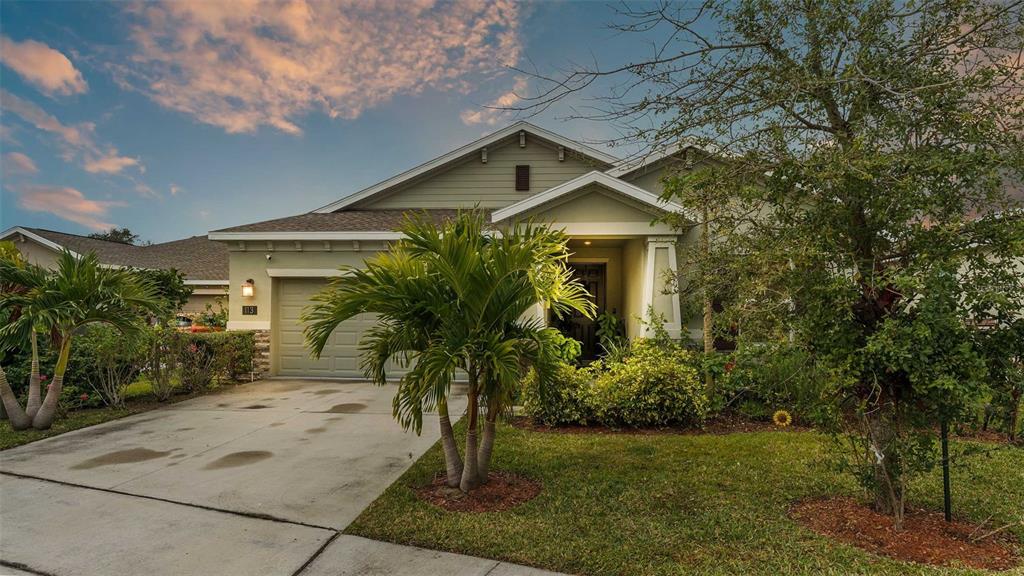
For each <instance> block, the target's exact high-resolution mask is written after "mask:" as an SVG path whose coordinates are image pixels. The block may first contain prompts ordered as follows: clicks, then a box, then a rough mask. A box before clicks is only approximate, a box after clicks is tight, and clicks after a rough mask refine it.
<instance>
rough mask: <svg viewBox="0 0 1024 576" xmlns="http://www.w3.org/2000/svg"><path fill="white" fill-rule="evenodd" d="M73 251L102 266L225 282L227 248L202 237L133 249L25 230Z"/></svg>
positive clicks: (96, 240)
mask: <svg viewBox="0 0 1024 576" xmlns="http://www.w3.org/2000/svg"><path fill="white" fill-rule="evenodd" d="M25 230H28V231H30V232H32V233H34V234H38V235H39V236H42V237H43V238H46V239H47V240H49V241H51V242H53V243H55V244H59V245H60V246H63V247H64V248H67V249H68V250H71V251H72V252H76V253H78V254H86V253H89V252H94V253H95V254H96V256H97V257H98V258H99V259H100V262H102V263H104V264H112V265H116V266H132V267H135V268H174V269H175V270H178V271H179V272H182V273H184V274H185V278H187V279H188V280H227V279H228V248H227V246H225V245H224V244H221V243H220V242H214V241H212V240H207V239H206V237H205V236H192V237H191V238H184V239H181V240H174V241H171V242H163V243H160V244H151V245H149V246H132V245H130V244H121V243H120V242H110V241H108V240H100V239H98V238H89V237H87V236H78V235H77V234H68V233H66V232H57V231H56V230H46V229H43V228H25Z"/></svg>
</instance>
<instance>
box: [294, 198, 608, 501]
mask: <svg viewBox="0 0 1024 576" xmlns="http://www.w3.org/2000/svg"><path fill="white" fill-rule="evenodd" d="M484 222H485V219H484V216H483V214H482V213H481V212H479V211H474V212H462V213H460V214H459V215H458V216H457V217H456V218H455V219H454V220H452V221H450V222H447V223H445V224H443V225H441V226H438V225H436V224H435V223H433V222H431V221H430V220H429V219H427V218H410V219H408V220H407V221H406V223H405V224H404V226H403V227H402V232H403V233H404V234H405V238H404V239H402V240H400V241H399V242H397V243H396V244H395V245H394V246H393V247H392V249H391V250H390V251H388V252H385V253H381V254H379V255H377V256H375V257H373V258H370V259H369V260H367V261H366V268H365V269H360V268H344V269H343V270H344V272H345V275H344V280H343V281H337V282H335V283H333V284H332V285H331V286H330V287H329V288H328V289H326V290H325V291H324V292H322V293H320V294H319V295H317V296H316V297H314V304H313V305H312V306H311V308H309V309H308V310H307V311H306V313H305V315H304V318H303V319H304V321H306V322H309V324H308V326H307V328H306V340H307V342H308V344H309V346H310V348H311V349H312V353H313V355H314V356H318V355H319V354H320V353H321V351H322V350H323V348H324V345H325V344H326V343H327V341H328V339H329V338H330V336H331V333H332V332H333V331H334V329H335V328H337V327H338V325H339V324H340V323H342V322H344V321H345V320H348V319H350V318H352V317H354V316H356V315H358V314H363V313H367V312H370V313H375V314H377V315H378V323H377V325H376V327H375V328H373V329H371V330H370V331H369V332H368V333H367V334H366V336H364V338H363V342H362V343H361V350H362V356H363V358H362V365H363V368H364V370H365V371H366V375H367V377H368V378H370V379H372V380H373V381H374V382H376V383H377V384H381V385H383V384H385V383H386V370H387V368H388V365H389V363H390V362H392V361H395V360H398V361H399V362H401V363H403V364H405V365H406V366H408V367H409V372H408V373H407V374H406V375H404V376H403V377H402V379H401V381H400V383H399V387H398V392H397V394H396V396H395V399H394V413H395V417H396V418H397V419H398V420H399V422H400V423H401V424H402V425H403V426H405V427H406V428H413V429H415V430H416V431H417V432H419V431H420V430H421V428H422V424H423V412H424V410H426V409H430V408H434V407H436V408H437V410H438V412H439V414H440V424H441V439H442V445H443V447H444V455H445V464H446V468H447V480H448V484H449V485H450V486H453V487H454V486H459V487H460V488H461V489H462V490H463V491H469V490H472V489H473V488H476V487H477V486H478V485H479V484H480V483H481V482H486V480H487V473H488V469H489V466H490V458H491V451H492V448H493V445H494V439H495V424H496V422H497V419H498V417H499V415H500V414H501V413H502V412H504V411H506V410H507V409H509V408H510V407H511V399H512V395H513V394H514V392H515V391H516V390H517V389H518V387H519V383H520V381H521V379H522V378H523V377H524V376H525V374H526V371H527V370H528V369H529V368H531V367H532V368H533V369H534V370H535V371H536V373H537V374H538V376H537V377H538V378H541V379H546V378H548V377H550V375H551V373H552V371H553V369H554V367H555V366H556V365H557V364H558V358H559V357H560V355H561V354H562V350H561V344H562V339H561V338H559V337H560V334H558V332H557V331H556V330H554V329H553V328H545V327H544V326H543V324H542V323H541V322H539V321H537V320H526V319H523V317H524V315H525V314H526V313H527V312H528V311H529V310H530V309H531V308H532V307H533V306H535V305H536V304H537V303H538V302H541V303H545V304H546V305H548V306H550V307H551V308H552V309H553V310H554V311H555V312H556V313H558V314H561V313H564V312H567V311H569V310H577V311H579V312H581V313H583V314H587V315H593V313H594V309H593V305H592V303H590V301H589V300H588V299H587V298H586V292H585V291H584V290H583V288H582V287H581V286H580V285H579V284H578V283H576V282H574V281H573V280H572V275H571V273H570V271H569V270H568V268H567V267H566V265H565V262H566V259H567V257H568V250H567V248H566V240H567V237H566V236H565V235H564V234H562V233H561V232H556V231H553V230H549V229H547V228H543V227H537V226H534V225H532V224H525V225H522V226H520V227H517V228H513V229H510V230H506V231H504V233H503V234H501V235H494V234H490V233H488V231H487V230H485V228H484ZM460 374H464V375H465V377H467V378H468V391H467V395H468V401H469V402H468V408H467V432H466V445H465V451H464V457H463V456H462V455H460V454H459V450H458V447H457V446H456V443H455V437H454V435H453V433H452V426H451V420H450V417H449V415H448V396H449V392H450V389H451V384H452V382H453V381H454V380H455V378H456V377H457V375H460ZM481 410H483V411H484V422H483V437H482V438H481V439H480V441H479V443H478V437H479V434H480V432H479V429H480V414H481Z"/></svg>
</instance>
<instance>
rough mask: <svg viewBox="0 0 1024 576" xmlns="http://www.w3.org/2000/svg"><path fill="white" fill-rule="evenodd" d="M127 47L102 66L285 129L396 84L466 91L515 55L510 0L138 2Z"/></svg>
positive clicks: (184, 104) (230, 124)
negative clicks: (123, 58) (125, 54)
mask: <svg viewBox="0 0 1024 576" xmlns="http://www.w3.org/2000/svg"><path fill="white" fill-rule="evenodd" d="M130 11H131V14H132V17H133V27H132V38H133V40H134V42H135V45H136V47H137V50H136V52H135V54H134V55H133V56H132V58H131V62H130V63H129V64H127V65H115V66H113V67H112V69H113V70H114V71H115V75H116V77H117V78H118V79H119V81H121V82H122V83H123V84H125V85H128V86H132V87H134V88H136V89H138V90H140V91H141V92H143V93H145V94H147V95H148V96H149V97H150V98H152V99H153V100H154V101H156V102H157V103H159V104H160V105H162V106H165V107H167V108H170V109H173V110H177V111H180V112H183V113H185V114H188V115H191V116H193V117H194V118H196V119H197V120H199V121H200V122H204V123H206V124H211V125H213V126H218V127H220V128H223V129H224V130H225V131H227V132H230V133H239V132H252V131H254V130H256V129H257V128H259V127H260V126H270V127H273V128H275V129H277V130H280V131H282V132H286V133H290V134H297V133H300V132H301V128H300V127H299V126H298V124H297V122H298V121H299V118H300V117H301V116H302V115H303V114H305V113H308V112H309V111H311V110H321V111H323V112H324V113H326V114H327V115H328V116H330V117H331V118H337V117H341V118H356V117H358V116H359V115H360V114H361V113H362V112H363V111H364V110H366V109H369V108H372V107H374V106H377V105H379V104H381V103H384V102H387V101H389V100H390V99H392V98H393V97H395V96H396V95H402V94H417V93H420V92H422V91H424V90H427V89H438V90H455V91H462V92H466V91H469V90H470V89H472V87H473V86H475V85H476V84H477V83H478V81H479V79H480V78H482V77H487V76H489V75H492V74H495V73H497V72H499V71H500V70H501V69H502V66H503V65H504V64H510V63H514V62H516V61H517V60H518V58H519V53H520V44H519V38H518V26H519V18H520V6H519V5H518V4H517V3H516V2H515V0H497V1H495V2H490V3H483V2H477V1H475V0H453V1H449V2H434V1H432V0H417V1H408V2H405V1H401V0H391V1H385V2H377V3H365V2H357V1H352V2H344V3H342V2H305V1H304V0H293V1H285V2H274V3H270V2H266V3H265V2H257V1H239V2H207V1H202V0H184V1H174V2H165V3H159V4H157V3H139V4H135V5H133V7H132V8H131V9H130Z"/></svg>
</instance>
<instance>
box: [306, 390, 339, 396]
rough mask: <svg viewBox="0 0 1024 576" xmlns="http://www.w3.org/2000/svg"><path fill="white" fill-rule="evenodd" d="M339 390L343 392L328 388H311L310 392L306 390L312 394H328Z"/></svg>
mask: <svg viewBox="0 0 1024 576" xmlns="http://www.w3.org/2000/svg"><path fill="white" fill-rule="evenodd" d="M338 392H341V390H334V389H330V388H328V389H324V390H310V391H309V392H306V394H312V395H314V396H328V395H330V394H337V393H338Z"/></svg>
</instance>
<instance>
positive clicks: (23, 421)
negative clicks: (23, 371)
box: [0, 250, 47, 430]
mask: <svg viewBox="0 0 1024 576" xmlns="http://www.w3.org/2000/svg"><path fill="white" fill-rule="evenodd" d="M46 279H47V271H46V270H45V269H43V268H41V267H39V266H36V265H34V264H31V263H29V262H27V261H26V260H25V259H24V258H22V257H21V254H20V253H19V252H17V251H16V250H15V251H13V252H12V251H7V250H3V251H0V295H2V301H0V318H3V319H4V323H5V325H7V326H9V327H10V336H9V338H6V339H5V340H6V343H9V344H12V345H7V346H3V345H0V352H4V351H8V350H11V349H13V348H16V347H20V346H21V345H23V344H24V342H25V341H26V340H28V341H29V343H30V346H31V351H32V368H31V371H30V375H29V384H28V401H27V402H26V404H25V408H24V409H22V408H21V405H20V404H18V401H17V398H16V397H15V395H14V393H13V391H11V390H10V386H9V385H8V383H7V374H6V373H4V372H3V368H2V367H0V379H2V381H3V385H2V386H0V398H2V400H3V402H2V403H3V406H4V411H5V413H6V414H8V419H9V420H10V422H11V428H12V429H14V430H24V429H26V428H29V427H30V426H31V425H32V418H33V417H34V416H35V414H36V412H38V411H39V406H40V405H41V397H40V391H39V384H40V381H41V378H40V375H39V342H38V331H39V327H38V326H35V325H34V323H33V322H32V321H31V312H30V308H31V305H32V302H33V300H34V299H35V298H37V297H38V295H39V294H40V293H41V291H42V288H43V286H44V285H45V284H46ZM3 343H4V342H0V344H3Z"/></svg>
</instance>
